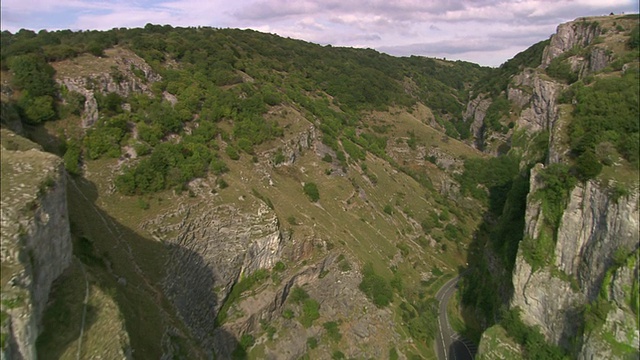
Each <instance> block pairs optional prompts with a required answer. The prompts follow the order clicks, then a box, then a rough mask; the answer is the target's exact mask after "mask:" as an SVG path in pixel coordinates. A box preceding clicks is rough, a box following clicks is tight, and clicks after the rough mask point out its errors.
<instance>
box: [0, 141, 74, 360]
mask: <svg viewBox="0 0 640 360" xmlns="http://www.w3.org/2000/svg"><path fill="white" fill-rule="evenodd" d="M8 144H11V146H8ZM2 146H3V149H2V200H1V201H2V208H1V219H2V237H1V243H2V252H1V260H2V284H1V285H2V313H3V319H5V320H4V321H3V324H2V333H3V338H4V337H5V336H6V342H5V344H4V348H3V349H2V355H3V359H5V358H6V359H35V358H37V354H36V350H35V343H36V338H37V337H38V335H39V333H40V331H41V330H42V329H41V327H40V326H41V321H42V315H43V312H44V310H45V307H46V305H47V301H48V298H49V291H50V289H51V284H52V283H53V281H54V280H55V279H56V278H57V277H58V276H59V275H60V274H61V273H62V272H63V271H64V269H66V268H67V266H68V265H69V263H70V261H71V256H72V245H71V237H70V230H69V218H68V215H67V199H66V196H67V195H66V194H67V193H66V177H65V171H64V167H63V165H62V160H61V159H60V158H58V157H57V156H55V155H51V154H48V153H44V152H42V151H41V150H40V149H39V147H38V146H37V145H35V144H33V143H31V144H29V142H28V141H27V140H25V139H18V137H17V136H16V135H14V134H11V133H8V132H7V131H6V130H2ZM5 315H6V318H5Z"/></svg>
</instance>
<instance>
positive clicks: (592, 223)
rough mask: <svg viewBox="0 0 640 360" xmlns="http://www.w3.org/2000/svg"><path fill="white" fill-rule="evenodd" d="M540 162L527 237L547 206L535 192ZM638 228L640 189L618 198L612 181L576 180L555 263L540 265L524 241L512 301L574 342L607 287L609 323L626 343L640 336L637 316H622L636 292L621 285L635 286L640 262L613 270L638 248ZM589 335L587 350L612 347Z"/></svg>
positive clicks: (537, 229)
mask: <svg viewBox="0 0 640 360" xmlns="http://www.w3.org/2000/svg"><path fill="white" fill-rule="evenodd" d="M541 168H542V166H541V165H538V166H537V167H535V168H534V169H533V170H532V175H531V178H532V181H531V189H530V193H529V196H528V199H527V214H526V225H525V226H526V229H525V237H528V238H530V239H538V240H539V239H540V237H541V227H542V224H543V222H544V214H543V212H542V210H541V203H540V202H541V201H540V200H539V198H538V197H536V194H537V192H538V191H539V189H540V188H541V187H542V186H544V183H543V182H541V181H536V180H535V179H536V178H537V173H538V172H539V171H540V169H541ZM638 231H639V229H638V193H637V191H635V192H633V193H632V194H630V195H628V196H624V197H620V198H618V199H617V200H614V199H613V198H612V197H611V195H610V194H609V192H608V191H607V189H606V188H604V187H602V186H600V185H598V184H597V183H596V182H594V181H588V182H586V183H584V184H581V185H578V186H576V187H575V188H574V189H573V190H572V191H571V193H570V196H569V199H568V202H567V205H566V208H565V210H564V213H563V215H562V220H561V224H560V226H559V228H558V230H557V236H556V243H555V249H554V252H553V259H551V261H550V265H549V266H547V267H543V268H540V269H534V268H533V267H532V265H531V264H529V263H528V262H527V260H526V259H525V256H523V254H522V252H523V249H520V251H519V253H518V256H517V258H516V265H515V269H514V272H513V286H514V294H513V298H512V299H511V304H510V305H511V307H514V308H515V307H518V308H520V309H521V310H522V312H521V316H522V319H523V321H524V322H525V323H527V324H529V325H532V326H539V327H540V329H541V331H542V333H543V334H544V335H545V336H546V338H547V339H548V340H549V341H551V342H552V343H555V344H559V345H562V346H564V347H569V346H570V343H571V341H572V340H575V338H576V337H580V336H581V334H580V328H581V326H583V325H584V324H583V323H582V321H583V320H584V319H583V318H582V316H583V315H582V311H583V309H584V308H585V306H587V304H591V303H593V302H594V301H596V300H597V298H598V297H599V294H601V293H602V292H603V291H604V292H605V293H607V294H609V295H607V298H606V300H607V301H608V302H609V303H610V304H611V307H612V310H611V311H610V312H609V313H608V315H607V322H606V324H605V326H609V327H610V328H611V329H617V333H618V335H617V336H616V338H620V339H621V340H619V341H620V342H621V343H623V344H630V345H631V344H637V341H638V340H637V339H638V335H637V333H638V328H637V324H627V322H625V320H624V319H625V318H628V317H629V316H630V315H632V313H631V310H630V306H631V305H624V304H626V303H625V301H621V300H620V299H626V298H628V297H629V296H630V295H625V293H624V291H625V290H623V289H626V291H630V289H631V287H632V283H633V277H632V276H631V275H630V274H634V273H637V266H635V265H634V266H630V267H627V268H624V267H623V268H621V269H620V270H618V271H617V272H615V273H614V274H616V276H613V277H612V275H611V274H608V272H611V271H612V269H613V270H615V257H624V256H628V254H631V253H633V252H634V251H636V250H637V249H638V241H637V236H638ZM540 246H541V245H540ZM607 277H609V278H610V279H609V278H607ZM605 280H607V281H605ZM606 284H612V285H606ZM608 287H610V288H608ZM616 299H618V300H616ZM625 314H626V315H625ZM580 319H583V320H580ZM585 321H586V320H585ZM623 329H624V330H623ZM585 336H586V337H585V339H584V347H585V348H584V349H583V350H582V353H583V354H584V356H585V358H592V356H594V355H593V354H605V353H606V354H607V355H608V356H607V357H609V356H611V355H612V354H611V346H610V345H608V346H604V345H603V344H600V343H596V344H595V345H594V343H593V341H595V340H593V339H594V336H595V335H593V334H585ZM605 345H606V343H605ZM589 354H591V355H589ZM596 357H597V356H596Z"/></svg>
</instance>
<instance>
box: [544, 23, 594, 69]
mask: <svg viewBox="0 0 640 360" xmlns="http://www.w3.org/2000/svg"><path fill="white" fill-rule="evenodd" d="M601 33H602V31H601V29H600V28H599V27H598V26H597V24H595V23H590V22H586V21H574V22H570V23H566V24H561V25H559V26H558V28H557V30H556V33H555V34H554V35H553V36H552V37H551V43H550V44H549V46H548V47H547V48H546V49H545V50H544V53H543V55H542V64H541V67H543V68H546V67H547V66H549V64H550V63H551V61H552V60H553V59H555V58H556V57H558V56H560V55H562V54H563V53H564V52H566V51H569V50H571V49H573V48H574V47H586V46H587V45H589V44H590V43H591V42H592V41H593V40H594V39H595V38H596V37H598V36H599V35H600V34H601Z"/></svg>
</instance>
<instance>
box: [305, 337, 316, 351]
mask: <svg viewBox="0 0 640 360" xmlns="http://www.w3.org/2000/svg"><path fill="white" fill-rule="evenodd" d="M307 346H308V347H309V349H315V348H317V347H318V339H316V338H314V337H310V338H307Z"/></svg>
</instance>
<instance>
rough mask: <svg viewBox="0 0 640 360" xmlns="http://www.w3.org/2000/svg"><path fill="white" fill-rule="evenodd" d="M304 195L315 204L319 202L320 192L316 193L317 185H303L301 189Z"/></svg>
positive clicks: (310, 183) (309, 183)
mask: <svg viewBox="0 0 640 360" xmlns="http://www.w3.org/2000/svg"><path fill="white" fill-rule="evenodd" d="M302 189H303V190H304V193H305V194H306V195H307V196H308V197H309V200H311V201H313V202H317V201H318V200H320V192H319V191H318V185H316V184H315V183H312V182H308V183H305V184H304V186H303V187H302Z"/></svg>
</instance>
